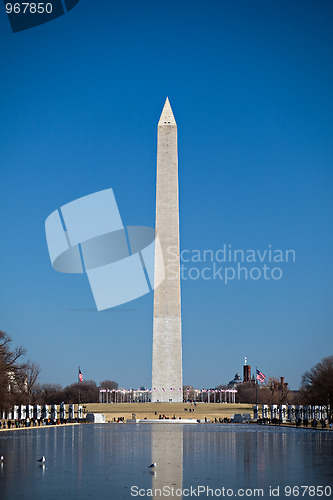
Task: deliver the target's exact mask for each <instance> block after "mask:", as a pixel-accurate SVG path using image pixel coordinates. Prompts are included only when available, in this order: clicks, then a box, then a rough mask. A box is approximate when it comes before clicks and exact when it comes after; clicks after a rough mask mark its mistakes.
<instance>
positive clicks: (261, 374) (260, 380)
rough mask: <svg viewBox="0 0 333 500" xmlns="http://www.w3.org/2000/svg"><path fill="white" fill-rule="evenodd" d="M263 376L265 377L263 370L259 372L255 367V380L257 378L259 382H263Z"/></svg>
mask: <svg viewBox="0 0 333 500" xmlns="http://www.w3.org/2000/svg"><path fill="white" fill-rule="evenodd" d="M265 378H266V375H264V374H263V372H261V371H260V370H258V368H257V380H259V382H263V381H264V380H265Z"/></svg>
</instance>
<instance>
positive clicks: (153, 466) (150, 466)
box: [148, 463, 156, 469]
mask: <svg viewBox="0 0 333 500" xmlns="http://www.w3.org/2000/svg"><path fill="white" fill-rule="evenodd" d="M155 467H156V464H155V463H154V464H150V465H149V467H148V469H155Z"/></svg>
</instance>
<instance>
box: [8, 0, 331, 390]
mask: <svg viewBox="0 0 333 500" xmlns="http://www.w3.org/2000/svg"><path fill="white" fill-rule="evenodd" d="M332 20H333V3H332V1H331V0H319V1H318V0H313V1H309V0H302V1H301V0H292V1H290V0H288V1H286V0H270V1H259V0H251V1H250V0H246V1H245V0H237V1H235V2H234V1H233V2H230V1H226V0H216V1H209V0H208V1H206V2H202V1H200V2H199V1H196V0H194V1H191V2H190V1H185V0H180V1H179V0H178V1H176V0H170V1H169V2H157V1H142V2H137V1H132V0H129V1H127V2H113V1H107V0H100V1H99V2H93V1H92V0H80V2H79V4H78V5H77V7H75V8H74V9H73V10H72V11H71V12H69V13H68V14H67V15H65V16H62V17H60V18H58V19H56V20H54V21H53V22H51V23H48V24H46V25H44V26H41V27H38V28H34V29H31V30H27V31H25V32H20V33H17V34H12V33H11V31H10V26H9V22H8V19H7V17H6V15H5V13H4V8H3V6H2V4H1V12H0V40H1V75H2V76H1V83H0V88H1V94H0V99H1V104H0V110H1V119H0V155H1V174H0V175H1V178H0V182H1V184H0V185H1V199H0V204H1V207H0V208H1V219H0V221H1V222H0V223H1V246H0V256H1V259H0V279H1V292H0V293H1V297H0V299H1V301H0V308H1V314H0V317H1V324H0V328H1V329H4V330H6V331H7V332H8V333H10V334H11V335H12V337H13V338H14V341H15V344H17V345H18V344H23V345H25V346H26V348H27V351H28V353H27V354H28V357H29V358H30V359H32V360H35V361H37V362H38V363H39V364H40V366H41V370H42V371H41V377H40V379H41V382H55V383H61V384H63V385H67V384H69V383H72V382H74V381H76V380H77V366H78V365H80V366H81V370H82V373H83V376H84V378H85V379H94V380H96V381H97V382H100V381H101V380H104V379H106V378H109V379H113V380H117V381H118V383H119V384H120V386H122V387H137V386H140V385H145V386H147V387H150V386H151V346H152V304H153V295H152V294H150V295H146V296H144V297H142V298H140V299H138V300H136V301H133V302H131V303H129V304H125V305H123V306H121V307H118V308H115V309H111V310H108V311H104V312H97V311H96V310H95V305H94V301H93V297H92V294H91V291H90V288H89V285H88V282H87V279H86V277H84V276H75V275H70V274H68V275H63V274H60V273H57V272H55V271H54V270H53V269H52V267H51V264H50V260H49V256H48V251H47V246H46V241H45V233H44V222H45V219H46V217H47V216H48V215H49V214H50V213H51V212H52V211H53V210H55V209H56V208H58V207H59V206H61V205H63V204H65V203H67V202H69V201H72V200H74V199H76V198H79V197H80V196H84V195H87V194H89V193H93V192H95V191H98V190H102V189H106V188H109V187H111V188H113V190H114V192H115V195H116V198H117V201H118V205H119V209H120V211H121V215H122V219H123V221H124V223H125V224H127V225H150V226H154V209H155V180H156V137H157V122H158V119H159V115H160V113H161V110H162V107H163V104H164V101H165V98H166V96H167V95H168V96H169V98H170V102H171V105H172V107H173V110H174V114H175V117H176V120H177V124H178V134H179V182H180V207H181V208H180V228H181V247H182V249H189V250H193V249H198V250H203V249H213V250H214V251H216V250H218V249H220V248H223V245H224V244H226V245H229V244H230V245H232V247H233V248H239V249H259V250H261V251H263V250H265V249H267V248H268V245H269V244H270V245H272V248H279V249H294V250H295V252H296V262H295V263H289V264H283V266H281V267H282V268H283V277H282V279H281V280H269V281H267V280H263V279H261V280H258V281H253V280H248V281H245V280H240V281H239V280H234V281H232V282H230V283H229V284H228V285H225V284H224V283H223V282H221V280H214V281H213V280H207V281H205V280H203V279H199V280H195V281H193V280H192V281H190V280H184V281H183V282H182V311H183V371H184V383H185V384H192V385H194V386H196V387H213V386H215V385H217V384H220V383H226V382H228V381H229V380H231V379H232V378H233V376H234V374H235V372H236V370H239V371H240V370H241V368H242V364H243V359H244V356H245V355H247V357H248V362H249V364H251V365H253V366H255V365H258V367H259V368H260V369H261V370H262V371H263V372H264V373H265V374H266V375H267V376H284V377H285V379H286V381H287V382H289V383H290V385H291V387H292V388H297V387H298V385H299V382H300V379H301V375H302V373H303V372H304V371H305V370H307V369H309V368H310V367H311V366H313V365H314V364H315V363H317V362H318V361H320V360H321V358H322V357H324V356H325V355H329V354H332V310H333V309H332V277H333V276H332V275H333V273H332V251H333V248H332V247H333V245H332V213H333V210H332V208H333V207H332V177H333V176H332V168H333V154H332V153H333V146H332V136H333V105H332V104H333V101H332V92H333V90H332V89H333V31H332Z"/></svg>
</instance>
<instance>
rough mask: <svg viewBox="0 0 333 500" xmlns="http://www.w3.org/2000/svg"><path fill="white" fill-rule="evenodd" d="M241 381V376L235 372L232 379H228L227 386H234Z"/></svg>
mask: <svg viewBox="0 0 333 500" xmlns="http://www.w3.org/2000/svg"><path fill="white" fill-rule="evenodd" d="M241 383H242V379H241V376H240V375H239V373H238V372H236V375H235V376H234V378H233V380H230V382H229V384H228V387H236V386H237V385H238V384H241Z"/></svg>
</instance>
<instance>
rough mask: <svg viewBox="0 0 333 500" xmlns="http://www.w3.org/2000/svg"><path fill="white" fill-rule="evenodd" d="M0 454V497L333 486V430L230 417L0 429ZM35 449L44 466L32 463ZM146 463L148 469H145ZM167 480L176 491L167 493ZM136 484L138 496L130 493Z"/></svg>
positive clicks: (55, 497) (52, 497)
mask: <svg viewBox="0 0 333 500" xmlns="http://www.w3.org/2000/svg"><path fill="white" fill-rule="evenodd" d="M0 455H4V457H5V460H4V462H3V463H2V465H1V466H0V498H1V500H14V499H16V498H20V497H24V498H28V499H29V500H30V499H33V498H34V499H43V500H44V499H45V498H47V499H48V500H58V499H59V498H71V500H76V499H80V500H81V499H91V498H97V499H106V498H107V499H115V500H118V499H130V498H135V497H136V498H149V496H145V494H146V495H147V493H148V490H150V493H148V495H150V498H152V497H153V498H155V499H158V498H182V496H181V494H180V495H179V490H183V491H184V490H187V489H190V488H191V487H192V488H194V489H195V488H198V486H204V487H206V488H210V489H213V490H216V489H219V488H220V489H221V488H223V487H224V488H225V489H233V490H234V491H235V492H237V490H238V489H239V488H244V489H246V488H262V489H263V491H264V495H263V496H261V498H267V499H268V498H271V496H269V488H270V487H273V488H276V487H277V486H279V487H280V496H285V495H283V494H282V493H281V489H283V488H284V487H285V486H301V485H308V486H311V485H312V486H317V485H322V486H330V487H332V486H333V432H329V431H320V430H317V431H315V430H311V429H308V430H303V429H295V428H293V429H290V428H284V427H281V428H279V427H276V428H275V427H268V426H267V427H264V426H257V425H233V424H227V425H218V424H216V425H215V424H206V425H205V424H202V425H201V424H197V425H186V424H184V425H182V424H125V425H124V424H112V425H111V424H110V425H108V424H105V425H102V424H99V425H98V424H97V425H93V424H89V425H79V426H74V427H69V426H68V427H58V428H56V427H51V428H43V429H31V430H30V429H27V430H20V431H12V432H0ZM42 455H45V457H46V463H45V467H42V466H40V465H39V464H38V463H37V462H36V460H37V459H38V458H40V457H41V456H42ZM152 462H156V463H157V467H156V471H155V473H150V472H149V469H148V466H149V464H151V463H152ZM165 487H167V490H166V491H167V494H165V495H163V488H165ZM172 487H173V488H174V492H176V490H177V493H178V494H177V495H176V494H174V496H173V497H171V495H168V492H169V491H170V489H171V488H172ZM139 489H140V490H141V491H144V492H145V493H144V495H140V496H139V495H138V494H136V493H135V492H138V491H139ZM154 490H156V494H155V491H154ZM159 490H161V492H162V495H160V494H159V492H160V491H159ZM185 496H187V495H186V493H185V494H184V496H183V498H184V499H185ZM224 496H227V495H224ZM257 496H258V495H257ZM299 496H302V495H299ZM200 497H201V498H205V497H207V495H206V494H201V495H200ZM306 497H308V495H306ZM323 498H324V496H323ZM326 498H327V497H326Z"/></svg>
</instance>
